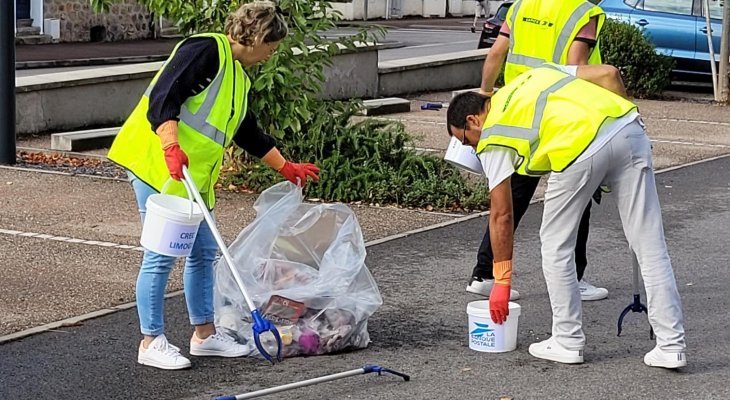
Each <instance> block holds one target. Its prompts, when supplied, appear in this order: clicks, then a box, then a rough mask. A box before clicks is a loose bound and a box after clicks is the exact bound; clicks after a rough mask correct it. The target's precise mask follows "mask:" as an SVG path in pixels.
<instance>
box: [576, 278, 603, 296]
mask: <svg viewBox="0 0 730 400" xmlns="http://www.w3.org/2000/svg"><path fill="white" fill-rule="evenodd" d="M578 287H579V288H580V299H581V300H583V301H594V300H603V299H605V298H607V297H608V290H607V289H604V288H600V287H595V286H593V285H591V284H590V283H588V282H587V281H586V280H585V279H582V280H580V281H578Z"/></svg>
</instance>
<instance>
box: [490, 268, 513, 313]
mask: <svg viewBox="0 0 730 400" xmlns="http://www.w3.org/2000/svg"><path fill="white" fill-rule="evenodd" d="M492 272H494V284H493V285H492V292H491V293H490V294H489V313H490V314H491V315H492V321H494V323H495V324H501V323H504V321H506V320H507V316H508V315H509V295H510V292H511V291H512V260H506V261H499V262H494V263H493V265H492Z"/></svg>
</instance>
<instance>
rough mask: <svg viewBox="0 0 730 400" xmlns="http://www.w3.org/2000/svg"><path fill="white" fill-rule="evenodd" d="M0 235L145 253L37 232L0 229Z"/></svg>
mask: <svg viewBox="0 0 730 400" xmlns="http://www.w3.org/2000/svg"><path fill="white" fill-rule="evenodd" d="M0 235H12V236H23V237H32V238H35V239H43V240H54V241H57V242H66V243H74V244H85V245H88V246H99V247H105V248H118V249H122V250H134V251H144V248H142V247H139V246H130V245H128V244H119V243H112V242H100V241H98V240H84V239H74V238H69V237H66V236H54V235H48V234H40V233H35V232H21V231H16V230H10V229H0Z"/></svg>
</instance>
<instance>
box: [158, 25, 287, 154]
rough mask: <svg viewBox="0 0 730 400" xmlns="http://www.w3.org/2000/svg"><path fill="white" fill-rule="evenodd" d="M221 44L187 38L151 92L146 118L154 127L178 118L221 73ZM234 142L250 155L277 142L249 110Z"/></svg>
mask: <svg viewBox="0 0 730 400" xmlns="http://www.w3.org/2000/svg"><path fill="white" fill-rule="evenodd" d="M218 64H219V63H218V43H217V41H216V40H215V39H213V38H207V37H199V38H190V39H187V40H186V41H185V42H183V43H182V44H181V45H180V48H178V50H177V52H176V53H175V55H174V56H173V57H172V59H171V60H169V61H168V62H167V64H166V65H165V67H164V69H163V71H162V73H161V74H160V77H159V78H158V79H157V82H156V83H155V85H154V87H153V88H152V91H151V93H150V105H149V110H148V111H147V120H149V122H150V124H151V125H152V130H157V128H158V127H159V126H160V125H162V124H163V123H164V122H165V121H169V120H175V121H179V117H178V116H179V115H180V108H181V107H182V105H183V103H185V101H186V100H187V99H188V98H189V97H192V96H195V95H197V94H198V93H200V92H201V91H203V90H205V88H206V87H208V85H210V83H211V82H212V81H213V79H215V76H216V74H217V73H218V68H219V65H218ZM233 141H234V142H235V143H236V144H237V145H238V146H240V147H241V148H242V149H244V150H245V151H246V152H248V153H249V154H251V155H253V156H255V157H258V158H261V157H263V156H264V155H265V154H266V153H268V152H269V150H271V149H272V148H274V146H275V145H276V141H275V140H274V138H273V137H271V136H270V135H268V134H267V133H266V132H265V131H264V130H263V129H261V127H260V126H259V125H258V122H257V120H256V116H255V115H254V114H253V113H251V112H250V111H248V112H247V113H246V116H245V117H244V119H243V121H242V122H241V126H240V127H239V128H238V131H236V134H235V135H234V136H233Z"/></svg>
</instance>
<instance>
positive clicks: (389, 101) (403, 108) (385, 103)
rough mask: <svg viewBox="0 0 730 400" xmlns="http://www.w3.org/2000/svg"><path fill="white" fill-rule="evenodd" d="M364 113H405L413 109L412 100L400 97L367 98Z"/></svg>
mask: <svg viewBox="0 0 730 400" xmlns="http://www.w3.org/2000/svg"><path fill="white" fill-rule="evenodd" d="M362 103H363V110H362V114H363V115H367V116H373V115H385V114H395V113H404V112H410V111H411V102H410V101H409V100H406V99H401V98H399V97H386V98H383V99H373V100H365V101H363V102H362Z"/></svg>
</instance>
